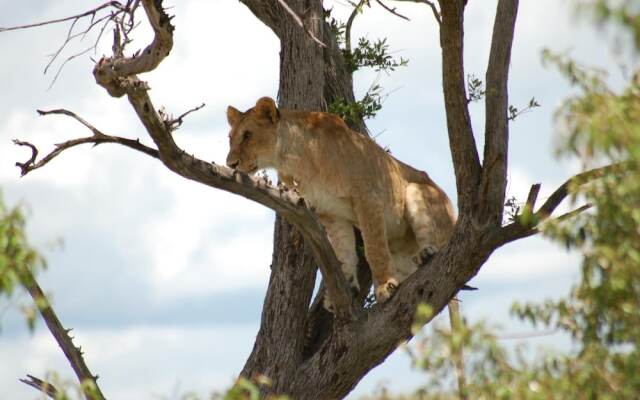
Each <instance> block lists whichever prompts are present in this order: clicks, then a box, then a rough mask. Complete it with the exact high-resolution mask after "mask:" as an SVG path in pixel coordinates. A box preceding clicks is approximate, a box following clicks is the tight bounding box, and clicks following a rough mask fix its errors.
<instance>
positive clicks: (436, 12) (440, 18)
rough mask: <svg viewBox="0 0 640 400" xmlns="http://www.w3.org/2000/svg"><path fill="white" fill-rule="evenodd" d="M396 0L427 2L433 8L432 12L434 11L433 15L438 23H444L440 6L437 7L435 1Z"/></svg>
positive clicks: (416, 1)
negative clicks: (439, 9)
mask: <svg viewBox="0 0 640 400" xmlns="http://www.w3.org/2000/svg"><path fill="white" fill-rule="evenodd" d="M394 1H402V2H410V3H422V4H426V5H428V6H429V8H430V9H431V12H432V13H433V16H434V18H435V19H436V22H437V23H438V25H442V17H441V16H440V11H438V8H437V7H436V5H435V3H434V2H433V1H429V0H394Z"/></svg>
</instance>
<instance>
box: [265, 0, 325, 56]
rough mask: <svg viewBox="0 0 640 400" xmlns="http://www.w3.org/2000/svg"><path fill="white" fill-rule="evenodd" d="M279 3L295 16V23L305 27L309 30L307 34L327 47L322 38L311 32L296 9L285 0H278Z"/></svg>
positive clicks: (292, 16)
mask: <svg viewBox="0 0 640 400" xmlns="http://www.w3.org/2000/svg"><path fill="white" fill-rule="evenodd" d="M277 1H278V3H280V5H281V6H282V8H283V9H284V10H285V11H286V12H287V14H289V15H290V16H291V18H293V20H294V21H295V23H296V24H297V25H298V26H299V27H300V28H302V29H304V31H305V32H307V35H309V37H310V38H311V39H313V41H314V42H316V43H318V44H319V45H320V46H322V47H327V45H326V44H324V43H323V42H322V40H320V39H318V38H317V37H316V35H314V34H313V32H311V29H309V28H308V27H307V26H306V25H305V23H304V21H303V20H302V18H300V16H298V14H296V12H295V11H293V10H292V9H291V7H289V5H288V4H287V2H286V1H285V0H277Z"/></svg>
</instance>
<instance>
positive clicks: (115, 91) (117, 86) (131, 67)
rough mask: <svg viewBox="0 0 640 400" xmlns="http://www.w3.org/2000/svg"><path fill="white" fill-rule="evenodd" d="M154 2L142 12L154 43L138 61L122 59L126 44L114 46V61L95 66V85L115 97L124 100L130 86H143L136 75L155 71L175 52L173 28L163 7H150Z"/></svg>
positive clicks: (145, 3) (146, 4)
mask: <svg viewBox="0 0 640 400" xmlns="http://www.w3.org/2000/svg"><path fill="white" fill-rule="evenodd" d="M152 2H153V0H142V5H143V8H144V10H145V12H146V14H147V18H148V20H149V22H150V24H151V27H152V28H153V32H154V37H153V41H152V42H151V43H150V44H149V45H148V46H147V47H146V48H145V49H144V50H143V51H142V52H141V53H140V55H138V56H136V57H123V56H122V48H123V47H124V45H125V44H126V43H114V46H116V50H117V51H115V52H114V53H115V54H114V56H113V57H102V58H101V59H100V61H98V62H97V63H96V66H95V68H94V70H93V75H94V77H95V79H96V82H97V83H98V84H99V85H100V86H102V87H104V88H105V89H107V91H108V92H109V94H110V95H111V96H113V97H122V96H124V95H125V94H126V88H127V87H128V86H136V85H141V84H143V83H141V82H140V81H139V80H138V79H137V77H135V76H134V75H137V74H142V73H145V72H149V71H152V70H154V69H155V68H156V67H157V66H158V65H160V63H161V62H162V60H164V59H165V57H166V56H168V55H169V53H170V52H171V49H172V48H173V29H174V27H173V25H171V19H172V18H173V17H170V16H169V15H167V14H166V13H165V12H164V10H163V9H162V8H161V6H158V7H156V6H155V5H153V4H151V3H152Z"/></svg>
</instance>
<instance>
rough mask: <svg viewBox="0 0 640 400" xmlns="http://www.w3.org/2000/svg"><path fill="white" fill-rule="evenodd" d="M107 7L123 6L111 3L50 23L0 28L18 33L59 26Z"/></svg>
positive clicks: (114, 2)
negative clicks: (53, 25) (22, 30)
mask: <svg viewBox="0 0 640 400" xmlns="http://www.w3.org/2000/svg"><path fill="white" fill-rule="evenodd" d="M107 7H115V8H117V9H120V10H122V5H121V4H120V2H119V1H109V2H106V3H104V4H102V5H100V6H98V7H96V8H94V9H91V10H89V11H85V12H83V13H80V14H76V15H72V16H70V17H65V18H59V19H52V20H49V21H44V22H36V23H34V24H29V25H20V26H11V27H8V28H2V27H0V32H6V31H16V30H19V29H29V28H35V27H38V26H44V25H51V24H57V23H60V22H66V21H71V20H78V19H80V18H84V17H87V16H89V15H95V14H96V13H97V12H98V11H100V10H102V9H104V8H107Z"/></svg>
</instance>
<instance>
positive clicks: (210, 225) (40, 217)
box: [0, 0, 616, 399]
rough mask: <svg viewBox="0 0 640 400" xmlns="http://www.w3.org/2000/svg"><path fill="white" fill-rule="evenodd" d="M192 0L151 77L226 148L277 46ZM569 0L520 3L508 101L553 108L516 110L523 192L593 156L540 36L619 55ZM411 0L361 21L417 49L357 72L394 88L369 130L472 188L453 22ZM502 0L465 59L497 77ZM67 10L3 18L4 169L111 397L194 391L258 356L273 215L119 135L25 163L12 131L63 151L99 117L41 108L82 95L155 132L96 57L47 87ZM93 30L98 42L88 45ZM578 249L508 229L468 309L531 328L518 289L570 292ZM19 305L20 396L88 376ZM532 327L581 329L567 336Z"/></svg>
mask: <svg viewBox="0 0 640 400" xmlns="http://www.w3.org/2000/svg"><path fill="white" fill-rule="evenodd" d="M175 3H176V5H175V6H174V7H173V8H172V10H171V12H172V13H174V14H175V15H176V18H175V20H174V22H175V24H176V26H177V29H176V31H175V46H174V50H173V51H172V53H171V55H170V57H169V58H167V59H166V60H165V61H164V62H163V64H162V65H161V66H160V67H159V68H158V69H157V70H156V71H154V72H153V73H150V74H147V75H145V76H144V77H143V79H145V80H147V81H148V82H149V84H150V86H151V88H152V91H151V96H152V98H153V100H154V102H155V105H156V106H157V107H160V106H164V107H166V109H167V110H168V111H169V112H171V113H173V114H176V115H177V114H180V113H182V112H184V111H185V110H187V109H189V108H191V107H193V106H195V105H198V104H200V103H202V102H205V103H206V104H207V106H206V107H205V108H204V109H203V110H201V111H199V112H197V113H194V114H192V115H190V116H189V118H188V119H187V120H186V122H185V124H184V125H183V127H181V128H180V130H178V131H177V132H176V134H175V135H176V136H175V137H176V140H177V141H178V143H179V145H180V146H182V147H183V148H184V149H186V150H187V151H189V152H191V153H195V154H196V155H197V156H199V157H201V158H203V159H205V160H212V161H216V162H218V163H223V161H224V157H225V155H226V152H227V133H228V128H227V125H226V118H225V115H224V112H225V110H226V106H227V105H228V104H232V105H234V106H236V107H237V108H239V109H246V108H249V107H251V106H252V105H253V104H254V103H255V100H256V99H257V98H259V97H261V96H264V95H269V96H272V97H275V96H276V93H277V87H278V52H279V44H278V41H277V38H276V37H275V36H274V35H273V34H272V33H271V32H270V31H269V30H268V29H267V28H266V27H265V26H264V25H262V23H260V22H259V21H258V20H256V19H255V18H254V17H253V15H252V14H251V13H250V12H249V11H248V10H247V9H246V8H245V7H244V6H242V5H241V4H239V3H238V2H236V1H224V0H217V1H204V0H189V1H181V2H175ZM326 3H327V6H331V5H333V6H334V13H335V14H337V15H345V13H346V11H347V10H346V8H345V7H344V6H343V2H337V1H336V2H333V1H327V2H326ZM568 3H569V2H566V1H565V2H558V1H555V0H523V1H521V7H520V13H519V18H518V25H517V29H516V37H515V43H514V48H513V59H512V62H511V71H512V73H511V79H510V83H509V88H510V102H511V103H512V104H514V105H515V106H523V105H525V104H526V103H527V102H528V100H529V99H530V98H531V97H532V96H535V97H536V99H537V100H538V101H539V102H540V103H541V104H542V107H541V108H539V109H536V110H535V111H533V112H531V113H528V114H525V115H522V116H520V117H519V118H518V119H517V120H516V121H515V122H513V123H512V124H511V147H510V154H509V155H510V162H511V170H510V173H509V193H510V195H514V196H516V197H517V198H518V199H520V200H523V199H524V198H525V197H526V194H527V191H528V188H529V186H530V185H531V184H532V183H535V182H542V184H543V189H542V193H541V197H542V198H544V196H545V195H546V194H548V193H549V192H550V191H551V190H553V189H554V188H555V187H557V186H558V185H559V184H561V183H562V182H563V181H564V180H565V179H566V178H567V177H568V176H570V175H571V173H573V172H575V171H577V169H578V167H579V165H578V163H576V162H573V161H571V160H564V161H558V160H556V158H555V157H554V143H555V141H556V140H557V137H556V135H555V133H554V124H553V119H552V116H553V112H554V110H555V109H556V107H557V106H558V105H559V104H560V102H561V101H562V99H563V98H564V97H565V96H566V95H567V94H568V93H569V92H570V88H569V87H568V85H567V84H566V83H565V82H564V81H563V80H562V78H561V77H560V76H559V74H558V73H557V72H556V71H554V70H552V69H546V68H544V67H543V66H542V65H541V62H540V52H541V50H542V49H543V48H545V47H549V48H551V49H553V50H556V51H569V52H570V54H571V55H572V56H574V57H576V58H577V59H579V60H581V61H583V62H586V63H592V64H599V65H604V66H608V67H611V66H615V65H616V62H615V59H614V58H612V55H611V53H609V52H608V50H607V48H608V47H607V46H606V43H607V41H606V38H605V34H604V33H602V32H599V31H596V30H593V29H591V27H590V26H589V24H588V23H579V22H578V21H577V20H576V19H575V18H574V17H572V13H571V10H570V7H569V5H568ZM96 4H97V3H96ZM0 6H2V9H3V10H5V12H3V13H2V15H1V16H0V26H11V25H18V24H23V23H29V22H34V21H40V20H45V19H51V18H58V17H61V16H66V15H70V14H73V13H77V12H80V11H83V10H84V9H85V8H86V7H88V5H87V2H82V1H79V0H74V1H66V2H46V1H41V0H38V1H29V2H13V1H7V0H1V1H0ZM397 6H398V10H399V11H401V12H403V13H404V14H405V15H408V16H410V18H411V22H406V21H403V20H400V19H398V18H395V17H393V16H391V15H390V14H388V13H386V12H384V11H382V10H381V9H380V8H379V7H374V8H373V9H372V10H367V12H366V13H365V14H364V15H363V16H360V17H358V19H356V22H355V24H354V36H364V35H366V36H368V37H369V38H372V39H375V38H379V37H388V42H389V44H390V46H391V49H392V50H393V51H394V52H396V54H397V55H398V56H402V57H404V58H408V59H409V60H410V61H409V66H408V67H406V68H400V69H398V70H397V72H395V73H393V74H391V75H386V74H384V73H382V74H379V73H375V72H372V71H359V72H357V73H356V76H355V85H356V91H357V93H358V94H359V95H362V94H364V92H365V91H366V89H367V88H368V87H369V86H371V84H372V83H374V82H379V83H380V84H381V85H383V86H384V88H385V90H386V91H388V92H390V95H389V96H388V98H387V100H386V101H385V103H384V107H383V109H382V111H381V112H380V113H379V114H378V116H377V117H376V118H375V119H374V120H371V121H369V123H368V126H369V128H370V130H371V132H372V133H373V134H378V133H380V132H383V133H382V134H381V135H380V136H378V138H377V141H378V142H379V143H380V144H381V145H383V146H388V147H390V149H391V151H392V152H393V154H394V155H395V156H396V157H398V158H399V159H401V160H403V161H405V162H408V163H409V164H411V165H413V166H415V167H417V168H420V169H423V170H426V171H427V172H428V173H429V174H430V175H431V176H432V177H433V179H434V180H435V181H436V182H438V184H440V185H441V186H442V187H443V188H444V189H445V190H446V191H447V192H448V193H449V194H450V196H451V197H453V198H454V197H455V195H454V194H455V190H454V188H455V187H454V185H455V184H454V176H453V168H452V165H451V157H450V154H449V150H448V139H447V136H446V130H445V124H446V121H445V117H444V112H443V108H444V107H443V100H442V94H441V79H440V75H441V70H440V55H439V41H438V36H437V31H436V24H435V22H434V20H433V17H432V15H431V13H430V11H429V10H428V8H427V7H426V6H424V5H420V4H399V3H398V4H397ZM494 10H495V1H482V2H481V1H471V2H469V6H468V9H467V13H466V26H465V28H466V41H465V57H466V61H465V63H466V70H467V72H468V73H473V74H475V75H476V76H478V77H480V78H482V77H483V76H484V71H485V66H486V62H487V59H488V47H489V40H490V36H491V24H492V21H493V13H494ZM67 28H68V26H56V27H44V28H40V29H35V30H31V31H18V32H5V33H2V34H0V54H3V57H2V61H1V62H0V93H2V94H3V95H2V96H0V106H1V107H2V110H3V112H2V113H0V187H1V188H2V191H3V192H4V196H5V198H6V200H7V201H8V202H9V204H17V203H19V202H24V203H26V204H28V206H29V209H30V219H29V226H28V232H29V234H30V236H31V238H32V240H33V242H34V243H35V244H36V245H37V246H38V248H40V249H41V250H42V251H43V252H44V254H45V255H46V257H47V259H48V260H49V265H50V267H49V269H48V270H47V271H46V272H45V273H44V274H42V275H41V279H40V281H41V284H42V286H43V287H44V289H45V290H46V291H47V292H48V293H50V294H51V296H52V300H53V303H54V305H55V307H56V310H57V311H58V313H59V315H60V317H61V319H62V321H63V323H64V325H65V326H68V327H73V328H74V332H75V337H76V340H77V343H78V344H81V345H82V346H83V349H84V350H85V352H86V358H87V362H88V363H89V365H90V367H91V368H92V370H93V371H94V372H96V373H98V374H99V375H100V376H101V377H102V378H101V380H100V383H101V385H102V389H103V392H105V394H106V395H107V396H108V397H109V398H113V399H141V398H142V399H146V398H149V399H155V398H178V396H177V394H179V393H184V392H187V391H190V390H194V391H196V392H197V393H200V394H205V393H207V392H208V391H210V390H213V389H216V390H221V389H223V388H224V387H227V386H228V385H229V384H230V383H231V382H232V380H233V378H234V376H235V375H236V374H237V372H238V371H239V370H240V368H241V367H242V365H243V363H244V360H245V358H246V356H247V355H248V354H249V352H250V350H251V347H252V345H253V339H254V337H255V334H256V332H257V327H258V324H259V318H260V311H261V305H262V299H263V296H264V292H265V288H266V285H267V281H268V276H269V274H268V272H269V264H270V261H271V251H272V237H271V236H272V223H273V219H274V215H273V213H272V212H271V211H270V210H267V209H265V208H264V207H261V206H259V205H257V204H253V203H251V202H249V201H247V200H245V199H243V198H240V197H237V196H233V195H231V194H228V193H224V192H221V191H216V190H212V189H210V188H206V187H202V186H200V185H198V184H195V183H193V182H188V181H185V180H184V179H182V178H179V177H177V176H175V175H173V174H172V173H171V172H170V171H168V170H167V169H166V168H164V167H163V166H162V165H161V164H160V163H159V162H158V161H156V160H153V159H149V158H145V156H143V155H141V154H138V153H134V152H132V151H131V150H128V149H125V148H120V147H117V146H115V145H102V146H99V147H97V148H90V147H83V148H77V149H73V150H70V151H67V152H65V154H63V155H62V156H60V157H58V158H57V159H56V160H54V161H52V162H51V163H50V164H49V165H48V166H46V167H45V168H43V169H41V170H38V171H34V172H33V173H31V174H29V175H28V176H27V177H25V178H22V179H19V177H18V175H19V174H18V169H17V168H16V167H15V166H14V163H15V162H16V161H24V160H26V159H27V158H28V152H27V151H26V150H24V149H21V148H17V147H15V146H13V145H12V144H11V143H10V139H13V138H20V139H23V140H27V141H30V142H33V143H36V144H37V145H38V146H39V147H40V148H41V149H43V150H45V149H51V148H52V146H53V144H54V143H58V142H60V141H63V140H66V139H70V138H74V137H80V136H84V135H88V131H86V130H85V129H83V128H82V127H81V126H80V125H79V124H77V123H75V122H74V121H72V120H71V119H69V118H64V117H60V116H50V117H45V118H43V117H38V116H37V114H36V112H35V110H36V109H51V108H67V109H70V110H73V111H75V112H77V113H78V114H79V115H81V116H83V117H84V118H85V119H87V120H88V121H90V122H91V123H92V124H94V125H95V126H97V127H98V128H100V129H102V130H103V131H104V132H107V133H112V134H118V135H122V136H128V137H132V138H136V137H139V138H140V139H141V140H142V141H143V142H147V143H150V139H149V138H148V137H146V136H145V134H144V131H143V129H142V126H141V124H140V123H139V122H138V121H136V118H135V115H134V113H133V111H132V110H131V108H130V107H129V105H128V103H127V101H126V100H125V99H113V98H111V97H109V96H108V95H107V94H106V93H105V92H104V90H103V89H101V88H100V87H98V86H97V85H96V84H95V82H94V81H93V77H92V75H91V70H92V61H91V60H90V59H89V55H87V56H83V57H80V58H78V59H77V60H75V61H73V62H71V63H69V64H67V66H65V68H64V70H63V71H62V73H61V75H60V77H59V78H58V80H57V82H56V83H55V85H53V87H51V88H50V89H48V87H49V85H50V83H51V81H52V79H53V75H54V74H55V69H56V68H57V66H58V64H54V67H53V73H51V72H49V73H48V74H46V75H43V74H42V71H43V69H44V66H45V65H46V63H47V58H46V55H47V54H50V53H51V52H53V51H54V50H55V49H57V47H58V46H59V45H60V44H61V42H62V41H63V39H64V36H65V34H66V29H67ZM148 38H149V32H148V30H145V29H144V28H141V29H140V32H139V37H138V40H136V41H135V42H134V43H133V44H132V46H131V49H132V50H133V49H137V48H140V47H144V46H145V45H146V40H147V39H148ZM87 40H90V39H87ZM89 45H91V43H84V42H83V43H81V44H80V45H78V46H77V47H74V48H72V50H73V49H75V50H76V51H79V50H83V49H84V48H85V47H88V46H89ZM109 48H110V43H109V42H108V40H104V41H103V43H102V45H101V46H100V47H99V50H98V52H97V54H92V55H91V56H92V57H93V58H94V59H97V58H99V57H100V56H101V55H102V54H103V53H108V52H109ZM70 54H71V53H70ZM471 112H472V118H473V122H474V127H475V131H476V133H477V140H478V143H481V142H482V132H483V112H484V110H483V107H482V105H481V104H473V105H472V106H471ZM59 242H62V243H63V244H62V246H61V245H60V244H59ZM578 263H579V256H578V255H576V254H570V253H567V252H565V251H564V249H562V248H561V247H559V246H557V245H555V244H552V243H549V242H547V241H545V240H544V239H542V238H532V239H528V240H526V241H522V242H520V243H516V244H512V245H508V246H506V247H505V248H503V249H500V250H499V251H497V252H496V253H495V254H494V256H493V257H492V258H491V259H490V260H489V261H488V262H487V263H486V265H485V266H484V268H483V269H482V270H481V272H480V273H479V275H478V276H477V277H476V278H475V279H474V280H473V282H472V283H473V284H474V285H475V286H477V287H479V288H480V290H479V291H477V292H473V293H468V294H467V293H465V294H463V295H462V296H461V298H462V300H463V303H462V310H463V313H464V314H465V315H466V316H467V318H469V319H470V320H478V319H482V318H489V319H490V321H493V322H495V323H498V324H501V325H503V326H505V327H506V328H507V330H508V331H510V332H518V331H522V330H529V328H526V327H523V326H522V325H520V324H518V323H516V322H514V321H512V320H510V319H509V318H508V309H509V306H510V304H511V303H512V302H513V301H526V300H540V299H544V298H546V297H549V296H554V297H556V296H560V295H562V294H563V293H565V292H566V291H567V290H568V289H569V287H570V285H571V284H572V282H575V281H576V279H577V276H578V275H577V273H578ZM21 299H22V300H23V301H27V300H28V298H27V297H26V296H22V298H21ZM3 306H4V305H3ZM3 306H0V313H1V314H0V323H1V324H2V332H1V333H0V360H1V361H0V387H2V388H3V394H2V396H8V397H6V398H11V399H31V398H36V397H37V394H36V393H35V392H34V391H33V390H32V389H30V388H28V387H26V386H25V385H23V384H21V383H19V382H18V378H20V377H23V376H24V375H25V374H27V373H30V374H34V375H36V376H45V375H46V374H47V371H53V370H55V371H58V372H59V373H60V374H61V376H62V377H63V378H65V379H72V377H73V375H72V373H71V370H70V369H69V367H68V366H67V364H66V362H65V360H64V357H63V356H62V353H61V352H60V351H59V349H58V348H57V346H56V344H55V342H54V341H53V339H52V338H51V337H50V336H49V334H48V332H47V331H46V329H44V326H43V325H44V324H39V326H38V329H36V332H35V333H34V334H33V335H31V334H29V333H28V331H27V329H26V327H25V326H24V322H23V320H22V319H21V317H20V315H19V314H18V313H17V312H16V311H15V310H8V311H6V310H5V311H2V310H3ZM436 322H437V321H436ZM442 322H443V321H440V323H442ZM532 343H533V344H534V346H536V345H544V346H555V347H559V348H563V347H566V346H567V342H566V340H563V339H562V338H557V337H547V338H544V339H538V340H536V341H533V342H532ZM422 379H423V378H422V376H421V375H420V374H419V373H417V372H414V371H412V370H411V367H410V361H409V358H408V357H407V356H406V355H404V354H403V353H402V352H401V351H399V352H397V353H396V354H394V355H393V356H391V357H390V358H389V360H387V362H385V363H384V364H383V365H382V366H380V367H378V368H376V369H375V370H374V371H373V372H372V373H371V374H370V375H369V376H367V377H366V378H365V379H364V380H363V381H362V382H361V384H360V385H359V386H358V387H357V388H356V389H355V391H354V392H353V393H352V394H351V395H350V397H349V398H353V399H355V398H358V397H359V396H361V395H363V394H366V393H371V392H372V391H373V390H374V388H375V387H376V386H377V385H378V384H379V383H385V384H387V385H388V386H389V387H390V388H391V389H392V390H393V391H407V390H411V389H413V388H415V387H417V386H419V385H420V383H421V380H422Z"/></svg>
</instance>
